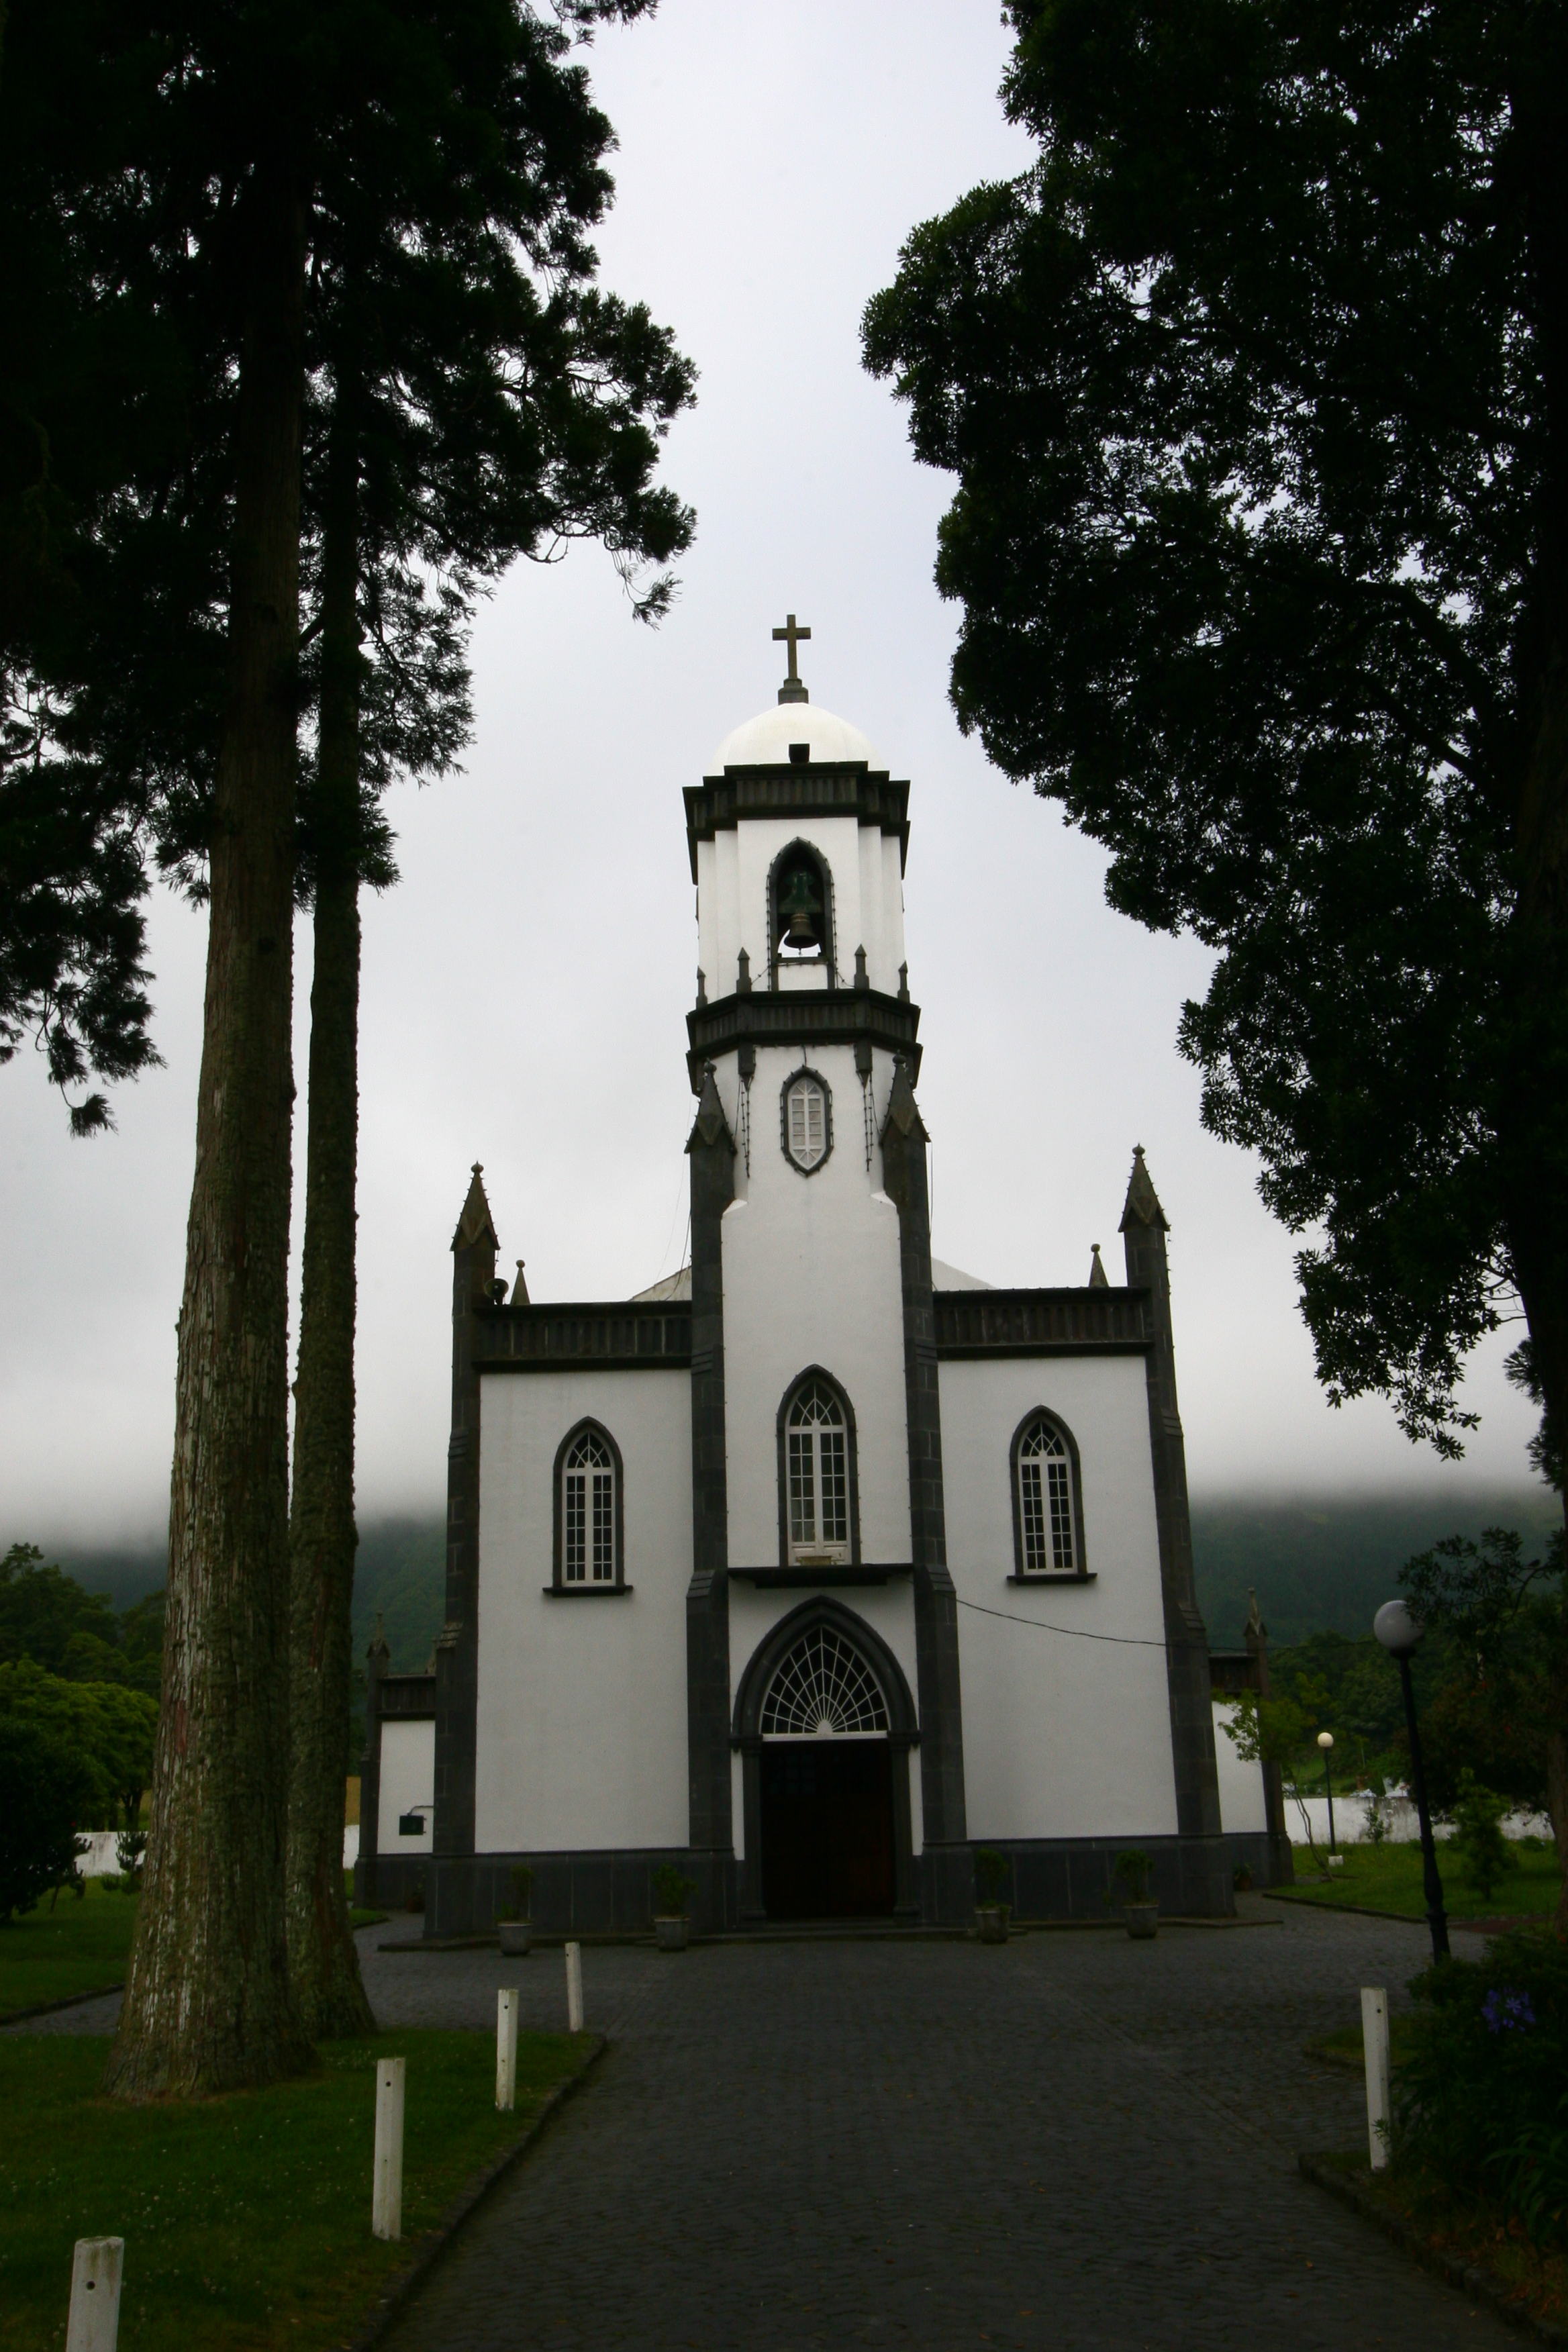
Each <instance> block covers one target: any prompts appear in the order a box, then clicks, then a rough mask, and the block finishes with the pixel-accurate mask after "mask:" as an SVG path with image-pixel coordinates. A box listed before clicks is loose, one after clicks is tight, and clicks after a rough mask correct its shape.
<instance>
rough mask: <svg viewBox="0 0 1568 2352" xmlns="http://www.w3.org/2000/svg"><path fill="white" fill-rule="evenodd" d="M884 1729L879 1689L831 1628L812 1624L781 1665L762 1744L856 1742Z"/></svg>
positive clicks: (858, 1657) (859, 1659) (885, 1720)
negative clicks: (805, 1740)
mask: <svg viewBox="0 0 1568 2352" xmlns="http://www.w3.org/2000/svg"><path fill="white" fill-rule="evenodd" d="M887 1728H888V1703H887V1701H886V1699H885V1698H884V1697H883V1696H882V1688H881V1685H880V1684H879V1682H878V1680H877V1677H876V1675H874V1674H873V1673H872V1671H871V1668H870V1666H869V1665H868V1663H867V1661H866V1659H865V1658H864V1657H862V1655H861V1654H860V1652H859V1651H858V1649H857V1648H856V1647H855V1646H854V1644H853V1643H851V1642H849V1641H848V1640H847V1638H846V1636H845V1635H844V1634H843V1633H839V1632H838V1631H837V1628H836V1627H835V1626H832V1625H813V1626H812V1627H811V1628H810V1629H809V1631H808V1632H806V1633H803V1634H802V1635H801V1637H800V1639H799V1641H798V1642H796V1643H795V1645H794V1647H793V1648H792V1649H790V1650H788V1651H786V1652H785V1654H784V1656H783V1657H782V1658H781V1659H780V1660H779V1663H778V1665H777V1668H776V1669H775V1671H774V1674H773V1681H772V1682H771V1683H770V1684H769V1685H768V1695H767V1696H766V1698H765V1699H764V1700H763V1711H762V1735H763V1738H764V1739H801V1738H821V1737H823V1736H824V1735H826V1736H828V1737H830V1738H836V1739H854V1738H864V1737H865V1736H866V1735H867V1734H871V1735H872V1736H875V1735H876V1734H877V1733H879V1732H881V1733H885V1732H886V1731H887Z"/></svg>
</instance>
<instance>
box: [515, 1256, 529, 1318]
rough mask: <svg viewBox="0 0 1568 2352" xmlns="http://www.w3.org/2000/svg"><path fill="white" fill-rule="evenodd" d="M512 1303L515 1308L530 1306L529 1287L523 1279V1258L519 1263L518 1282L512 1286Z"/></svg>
mask: <svg viewBox="0 0 1568 2352" xmlns="http://www.w3.org/2000/svg"><path fill="white" fill-rule="evenodd" d="M511 1303H512V1305H513V1306H514V1307H526V1306H527V1305H528V1304H529V1297H528V1285H527V1283H526V1282H524V1280H523V1278H522V1260H521V1258H519V1259H518V1261H517V1280H516V1281H515V1282H514V1283H513V1284H512V1286H511Z"/></svg>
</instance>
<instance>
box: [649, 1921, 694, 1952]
mask: <svg viewBox="0 0 1568 2352" xmlns="http://www.w3.org/2000/svg"><path fill="white" fill-rule="evenodd" d="M653 1932H654V1937H655V1938H656V1940H657V1942H658V1948H659V1950H660V1951H661V1952H683V1951H684V1950H685V1949H686V1947H687V1945H688V1944H689V1942H690V1941H691V1922H690V1920H689V1919H685V1918H681V1919H656V1920H655V1921H654V1923H653Z"/></svg>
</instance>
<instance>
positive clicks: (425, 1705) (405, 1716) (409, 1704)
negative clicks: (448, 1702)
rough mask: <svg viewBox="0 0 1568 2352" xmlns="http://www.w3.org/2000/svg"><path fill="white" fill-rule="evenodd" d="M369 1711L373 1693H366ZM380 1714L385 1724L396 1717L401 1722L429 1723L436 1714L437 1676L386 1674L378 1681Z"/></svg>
mask: <svg viewBox="0 0 1568 2352" xmlns="http://www.w3.org/2000/svg"><path fill="white" fill-rule="evenodd" d="M365 1698H366V1704H367V1708H368V1704H369V1698H370V1694H369V1692H368V1691H367V1692H366V1694H365ZM376 1702H377V1705H376V1712H377V1713H378V1714H379V1716H380V1717H381V1720H382V1721H383V1722H384V1723H385V1722H386V1721H387V1720H388V1719H389V1718H391V1717H395V1718H396V1719H397V1720H398V1721H399V1722H405V1723H407V1722H413V1723H428V1722H430V1721H431V1720H432V1718H433V1717H434V1716H435V1713H436V1677H435V1675H433V1674H423V1675H380V1676H379V1677H378V1678H377V1682H376Z"/></svg>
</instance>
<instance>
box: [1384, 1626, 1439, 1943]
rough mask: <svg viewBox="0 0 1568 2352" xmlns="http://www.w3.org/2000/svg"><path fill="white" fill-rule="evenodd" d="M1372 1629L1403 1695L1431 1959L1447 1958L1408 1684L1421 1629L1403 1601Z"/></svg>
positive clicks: (1434, 1852)
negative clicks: (1395, 1669)
mask: <svg viewBox="0 0 1568 2352" xmlns="http://www.w3.org/2000/svg"><path fill="white" fill-rule="evenodd" d="M1372 1630H1373V1633H1375V1634H1376V1635H1377V1638H1378V1640H1379V1641H1380V1642H1381V1643H1383V1646H1384V1649H1385V1650H1386V1651H1387V1652H1388V1654H1389V1656H1390V1657H1391V1658H1392V1659H1393V1660H1394V1664H1395V1665H1396V1666H1397V1667H1398V1668H1399V1680H1400V1684H1401V1686H1402V1688H1403V1689H1404V1692H1405V1730H1406V1731H1407V1732H1408V1734H1409V1736H1410V1786H1411V1789H1412V1790H1413V1791H1414V1793H1415V1817H1416V1819H1417V1821H1418V1822H1420V1824H1421V1862H1422V1878H1423V1884H1424V1885H1425V1888H1426V1924H1427V1926H1428V1927H1430V1928H1431V1930H1432V1958H1434V1959H1435V1960H1446V1959H1447V1957H1448V1920H1447V1913H1446V1912H1445V1911H1444V1909H1443V1882H1442V1880H1441V1879H1440V1878H1439V1877H1438V1875H1437V1849H1436V1845H1435V1844H1434V1843H1433V1839H1432V1816H1431V1814H1430V1813H1429V1812H1428V1811H1427V1810H1426V1774H1425V1773H1424V1772H1423V1770H1422V1769H1421V1739H1420V1735H1419V1733H1418V1732H1417V1730H1416V1728H1415V1690H1414V1689H1413V1688H1412V1686H1411V1681H1410V1661H1411V1659H1412V1657H1413V1656H1414V1655H1415V1650H1416V1646H1417V1644H1418V1643H1419V1642H1420V1640H1421V1633H1422V1628H1421V1627H1420V1626H1419V1625H1418V1624H1417V1623H1416V1622H1415V1618H1414V1617H1412V1615H1411V1614H1410V1612H1409V1610H1408V1609H1407V1608H1406V1607H1405V1603H1404V1601H1384V1604H1383V1606H1382V1608H1381V1609H1380V1610H1379V1611H1378V1612H1377V1614H1376V1616H1375V1617H1374V1618H1373V1621H1372Z"/></svg>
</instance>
